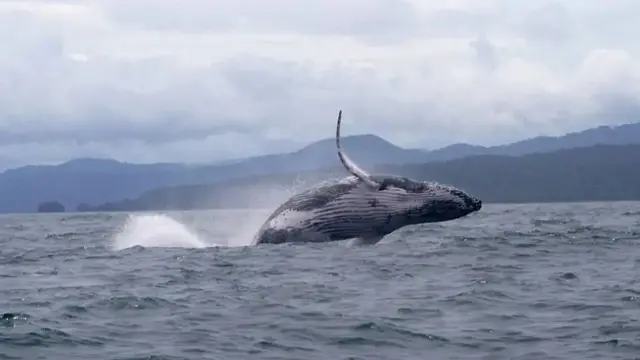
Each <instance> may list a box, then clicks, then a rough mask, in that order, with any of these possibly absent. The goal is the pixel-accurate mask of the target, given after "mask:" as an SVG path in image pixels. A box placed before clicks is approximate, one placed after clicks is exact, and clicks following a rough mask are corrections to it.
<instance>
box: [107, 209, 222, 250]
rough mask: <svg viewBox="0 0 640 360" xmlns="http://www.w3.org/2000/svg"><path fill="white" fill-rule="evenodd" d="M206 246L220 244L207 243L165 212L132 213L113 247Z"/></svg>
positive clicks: (114, 241) (114, 240) (116, 237)
mask: <svg viewBox="0 0 640 360" xmlns="http://www.w3.org/2000/svg"><path fill="white" fill-rule="evenodd" d="M136 245H138V246H143V247H178V248H204V247H210V246H220V245H218V244H207V243H206V242H204V241H202V240H201V239H200V238H199V237H198V235H196V234H195V233H194V232H192V231H191V230H190V229H189V228H187V227H186V226H185V225H184V224H181V223H179V222H178V221H176V220H174V219H172V218H171V217H169V216H167V215H163V214H148V215H137V214H130V215H129V216H128V217H127V220H126V221H125V224H124V227H123V228H122V230H121V231H120V232H118V233H116V234H115V236H114V237H113V244H112V246H113V249H114V250H123V249H126V248H130V247H133V246H136Z"/></svg>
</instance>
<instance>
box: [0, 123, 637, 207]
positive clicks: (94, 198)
mask: <svg viewBox="0 0 640 360" xmlns="http://www.w3.org/2000/svg"><path fill="white" fill-rule="evenodd" d="M603 144H604V145H626V144H640V123H633V124H626V125H622V126H616V127H609V126H601V127H597V128H593V129H589V130H586V131H582V132H577V133H571V134H567V135H565V136H561V137H536V138H531V139H527V140H523V141H520V142H516V143H512V144H507V145H500V146H493V147H482V146H474V145H469V144H454V145H451V146H447V147H445V148H442V149H437V150H433V151H426V150H418V149H404V148H401V147H398V146H396V145H394V144H391V143H390V142H388V141H386V140H384V139H382V138H381V137H379V136H375V135H356V136H348V137H345V138H344V148H345V150H346V151H347V152H348V153H349V155H350V156H351V157H352V158H353V159H354V160H356V161H357V162H358V163H359V164H361V165H362V166H364V167H367V168H373V167H374V166H375V167H380V166H382V165H389V166H391V167H393V166H402V165H406V166H410V165H416V164H423V163H430V162H442V161H452V160H459V159H462V158H466V157H471V158H469V159H465V161H471V162H473V164H475V165H473V166H475V167H476V170H477V171H476V173H474V174H473V176H474V177H475V178H478V181H479V182H483V180H482V177H483V176H488V172H484V174H483V171H480V170H482V167H485V166H489V165H490V164H493V165H494V166H497V167H498V168H500V171H507V172H509V173H510V174H511V175H510V176H511V178H513V179H515V178H518V177H519V175H518V174H517V173H515V172H514V171H516V170H515V169H517V168H519V167H518V166H517V164H519V161H518V160H516V159H511V160H509V159H505V158H501V157H495V156H502V157H504V156H507V157H512V156H522V155H527V154H536V153H551V154H547V155H546V156H545V157H538V158H536V159H546V160H545V161H546V163H547V164H551V163H554V164H556V165H554V168H553V169H552V168H545V165H544V162H543V164H542V165H538V167H537V171H538V172H541V173H545V172H547V171H555V172H557V171H559V170H560V171H561V170H562V169H558V168H557V166H558V164H557V163H555V162H554V161H551V160H550V159H553V158H554V157H555V156H560V157H563V156H564V158H566V156H567V155H566V152H560V153H558V154H557V155H556V154H554V153H553V152H557V151H558V150H562V149H571V148H584V147H593V149H588V150H585V151H578V152H572V153H571V154H572V156H573V158H571V159H572V160H571V162H575V161H578V160H577V159H581V158H583V157H593V156H594V154H597V153H598V151H605V150H606V151H607V152H608V153H609V154H610V156H614V155H615V154H619V153H620V152H624V151H636V152H638V151H639V150H638V149H639V148H638V147H633V146H631V147H604V148H603V147H598V146H596V145H603ZM594 146H595V147H594ZM562 154H565V155H562ZM486 155H491V157H487V156H486ZM529 160H531V159H529ZM529 160H526V161H529ZM584 160H585V161H587V163H588V161H589V160H588V158H585V159H584ZM628 160H629V161H631V160H632V158H628ZM523 161H525V159H524V158H523ZM536 161H538V160H536ZM578 162H579V161H578ZM463 163H465V162H464V161H463V162H460V161H457V162H452V164H463ZM587 163H583V164H585V166H586V164H587ZM481 164H482V165H481ZM495 164H502V165H495ZM594 164H595V163H594ZM467 165H468V166H471V167H473V166H472V165H471V164H467ZM389 166H387V167H382V168H389V169H390V167H389ZM434 166H445V167H446V165H434ZM447 166H448V165H447ZM451 166H454V167H455V166H459V165H451ZM478 166H481V167H480V168H477V167H478ZM505 166H506V167H505ZM549 166H551V165H549ZM597 166H603V163H597ZM624 166H626V165H624ZM323 169H327V170H330V169H334V170H336V171H340V170H339V162H338V159H337V156H336V150H335V139H334V138H328V139H325V140H320V141H318V142H314V143H312V144H310V145H308V146H306V147H304V148H302V149H300V150H298V151H296V152H292V153H286V154H274V155H265V156H257V157H251V158H247V159H240V160H235V161H227V162H224V163H222V164H218V165H202V166H195V165H185V164H128V163H121V162H118V161H114V160H108V159H77V160H72V161H69V162H66V163H64V164H60V165H54V166H44V165H43V166H40V165H32V166H25V167H21V168H16V169H11V170H7V171H5V172H4V173H2V174H0V189H1V191H0V212H4V213H6V212H31V211H35V209H36V208H37V206H38V204H39V203H41V202H44V201H50V200H56V201H59V202H60V203H62V204H64V205H65V207H66V208H67V209H69V210H73V209H75V208H76V206H77V205H78V204H85V205H84V206H83V207H84V208H89V207H90V206H87V205H86V204H91V205H98V204H102V203H105V202H117V201H120V200H123V199H127V198H129V199H134V198H137V197H138V196H140V195H142V194H143V193H145V192H146V191H149V190H152V189H158V188H163V187H175V186H180V185H195V184H210V183H220V182H225V181H229V180H232V179H243V178H245V180H243V181H248V180H246V178H252V180H250V181H251V182H252V183H255V181H256V179H257V178H260V177H262V176H264V175H274V174H285V173H290V174H291V173H300V172H313V171H319V170H323ZM406 169H410V167H409V168H405V170H406ZM415 169H417V167H414V170H407V171H409V172H410V173H411V172H412V171H413V173H414V175H415V176H416V177H418V178H419V177H420V176H423V175H427V173H428V171H427V170H424V169H423V170H420V171H417V170H415ZM509 169H511V170H509ZM616 169H617V168H616ZM616 169H613V168H612V169H609V170H610V171H617V170H616ZM488 170H489V169H488ZM525 170H526V169H521V171H525ZM595 170H596V171H597V169H595ZM425 171H427V172H425ZM624 175H625V174H623V173H619V174H617V173H610V174H609V176H610V177H611V176H613V177H622V176H624ZM434 176H436V178H434V180H439V181H443V182H444V181H445V180H446V179H438V178H437V177H443V176H444V177H446V176H445V173H439V172H437V171H436V173H435V174H434ZM455 178H457V175H456V176H454V179H452V180H455ZM487 180H488V178H487ZM506 180H507V181H508V179H506ZM176 196H177V195H176ZM511 197H512V198H514V199H515V198H519V196H517V194H514V195H513V196H511ZM498 198H499V197H498ZM520 198H521V197H520ZM525 200H526V201H531V200H532V199H531V198H529V199H528V200H527V199H524V198H523V201H525ZM500 201H509V199H502V200H500Z"/></svg>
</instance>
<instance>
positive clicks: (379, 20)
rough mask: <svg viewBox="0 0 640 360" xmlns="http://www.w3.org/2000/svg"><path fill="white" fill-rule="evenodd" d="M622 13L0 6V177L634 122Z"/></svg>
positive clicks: (539, 8) (581, 3)
mask: <svg viewBox="0 0 640 360" xmlns="http://www.w3.org/2000/svg"><path fill="white" fill-rule="evenodd" d="M639 30H640V2H638V1H637V0H633V1H632V0H608V1H603V0H563V1H545V0H541V1H524V0H448V1H446V2H445V1H435V0H434V1H431V0H349V1H337V0H304V1H300V0H215V1H211V0H135V1H130V0H96V1H80V0H76V1H74V0H66V1H62V0H46V1H35V0H33V1H29V0H22V1H8V0H0V167H3V168H6V167H7V166H10V167H15V166H20V165H24V164H38V163H57V162H63V161H66V160H69V159H73V158H80V157H109V158H114V159H117V160H121V161H129V162H200V163H201V162H212V161H217V160H221V159H228V158H237V157H244V156H250V155H256V154H263V153H275V152H281V151H290V150H296V149H297V148H299V147H300V146H302V145H304V144H306V143H309V142H312V141H315V140H319V139H322V138H328V137H332V136H333V135H334V131H335V130H334V126H335V119H336V115H337V111H338V110H339V109H342V110H343V116H344V117H343V119H344V120H343V134H344V135H354V134H364V133H372V134H376V135H379V136H381V137H383V138H385V139H387V140H389V141H391V142H393V143H395V144H397V145H399V146H403V147H419V148H438V147H442V146H446V145H449V144H452V143H458V142H466V143H472V144H478V145H497V144H504V143H509V142H513V141H517V140H521V139H525V138H529V137H532V136H537V135H561V134H563V133H566V132H570V131H579V130H583V129H586V128H589V127H594V126H598V125H603V124H611V125H614V124H621V123H627V122H635V121H638V120H639V118H638V116H637V115H638V114H640V82H639V81H638V80H640V61H639V59H638V55H639V50H640V48H639V47H640V45H639V44H638V42H637V39H636V36H635V34H637V33H638V32H639Z"/></svg>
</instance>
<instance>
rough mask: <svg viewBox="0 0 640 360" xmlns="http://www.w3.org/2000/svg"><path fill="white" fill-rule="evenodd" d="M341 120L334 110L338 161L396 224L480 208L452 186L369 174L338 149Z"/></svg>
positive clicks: (454, 216) (434, 219) (453, 215)
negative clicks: (384, 207)
mask: <svg viewBox="0 0 640 360" xmlns="http://www.w3.org/2000/svg"><path fill="white" fill-rule="evenodd" d="M341 123H342V110H340V111H339V112H338V120H337V124H336V148H337V150H338V158H339V159H340V162H341V163H342V165H343V166H344V168H345V169H346V170H347V171H348V172H349V173H351V175H353V176H354V177H355V178H357V179H358V180H359V181H361V182H362V183H363V184H365V186H366V187H367V188H368V189H369V190H371V191H373V192H374V193H377V194H376V195H375V196H374V198H375V199H377V200H379V201H382V202H385V203H386V206H387V207H388V208H389V209H390V211H391V212H392V214H390V215H391V217H392V218H393V219H395V220H396V221H395V223H396V225H400V226H402V225H408V224H421V223H427V222H441V221H448V220H454V219H457V218H461V217H463V216H466V215H469V214H471V213H473V212H476V211H479V210H480V209H482V201H480V200H479V199H477V198H475V197H474V196H471V195H470V194H468V193H466V192H465V191H463V190H460V189H457V188H455V187H452V186H448V185H442V184H438V183H435V182H426V181H417V180H411V179H409V178H406V177H400V176H395V175H388V176H387V175H371V174H369V173H368V172H366V171H364V170H362V169H361V168H360V167H359V166H358V165H357V164H356V163H355V162H353V160H351V159H350V158H349V157H348V156H347V154H345V153H344V151H342V146H341V145H340V125H341ZM374 203H375V202H374ZM372 206H375V205H372Z"/></svg>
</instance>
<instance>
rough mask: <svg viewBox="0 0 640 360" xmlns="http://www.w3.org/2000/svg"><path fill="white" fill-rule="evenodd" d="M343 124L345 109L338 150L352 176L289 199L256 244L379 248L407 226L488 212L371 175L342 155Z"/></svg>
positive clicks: (448, 194) (444, 191) (429, 188)
mask: <svg viewBox="0 0 640 360" xmlns="http://www.w3.org/2000/svg"><path fill="white" fill-rule="evenodd" d="M341 122H342V110H340V111H339V112H338V120H337V124H336V147H337V150H338V158H339V159H340V162H341V163H342V165H343V166H344V168H345V169H346V170H347V172H349V173H350V174H351V175H350V176H347V177H344V178H342V179H339V180H333V181H328V182H324V183H320V184H317V185H315V186H313V187H311V188H309V189H307V190H304V191H302V192H300V193H298V194H296V195H294V196H292V197H291V198H289V199H288V200H286V201H285V202H284V203H283V204H282V205H280V206H279V207H278V208H277V209H276V210H275V211H274V212H273V213H272V214H271V215H270V216H269V217H268V218H267V220H266V221H265V222H264V224H263V225H262V227H260V229H259V230H258V232H257V233H256V235H255V237H254V239H253V243H252V244H253V245H258V244H267V243H268V244H280V243H309V242H330V241H340V240H349V239H352V244H354V245H374V244H376V243H378V242H379V241H380V240H382V238H383V237H384V236H386V235H388V234H391V233H392V232H394V231H396V230H398V229H400V228H403V227H405V226H408V225H418V224H425V223H434V222H443V221H449V220H454V219H458V218H461V217H464V216H467V215H469V214H471V213H473V212H477V211H480V209H481V208H482V201H481V200H479V199H478V198H476V197H474V196H472V195H470V194H468V193H466V192H465V191H463V190H460V189H458V188H455V187H453V186H449V185H443V184H439V183H437V182H428V181H417V180H413V179H409V178H407V177H402V176H397V175H384V174H369V173H367V172H366V171H365V170H363V169H361V168H360V167H359V166H358V165H357V164H356V163H355V162H354V161H353V160H351V159H350V158H349V157H348V156H347V154H346V153H345V152H344V151H343V150H342V146H341V143H340V125H341Z"/></svg>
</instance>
